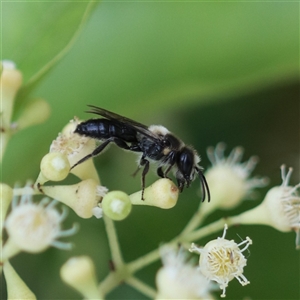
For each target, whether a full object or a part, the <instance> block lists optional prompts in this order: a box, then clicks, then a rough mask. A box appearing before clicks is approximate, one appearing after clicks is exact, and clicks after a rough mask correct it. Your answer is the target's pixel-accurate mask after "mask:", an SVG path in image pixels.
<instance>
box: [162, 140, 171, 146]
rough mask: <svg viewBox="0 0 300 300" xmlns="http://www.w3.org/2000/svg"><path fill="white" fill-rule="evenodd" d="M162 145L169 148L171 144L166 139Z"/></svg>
mask: <svg viewBox="0 0 300 300" xmlns="http://www.w3.org/2000/svg"><path fill="white" fill-rule="evenodd" d="M162 143H163V146H164V147H170V146H171V142H170V141H169V140H167V139H163V141H162Z"/></svg>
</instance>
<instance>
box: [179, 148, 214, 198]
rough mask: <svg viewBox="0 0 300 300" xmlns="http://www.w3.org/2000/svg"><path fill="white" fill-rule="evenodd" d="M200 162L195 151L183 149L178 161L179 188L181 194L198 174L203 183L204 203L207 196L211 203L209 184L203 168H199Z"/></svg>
mask: <svg viewBox="0 0 300 300" xmlns="http://www.w3.org/2000/svg"><path fill="white" fill-rule="evenodd" d="M199 161H200V158H199V156H198V155H197V153H196V152H195V151H194V150H193V149H191V148H188V147H183V148H182V149H181V151H180V154H179V155H178V159H177V172H176V179H177V182H178V187H179V190H180V192H182V191H183V188H184V187H189V186H190V184H191V182H192V181H193V180H194V178H195V173H197V174H198V175H199V178H200V182H201V188H202V195H203V197H202V201H204V200H205V197H206V194H207V196H208V201H210V193H209V188H208V184H207V182H206V179H205V176H204V175H203V173H202V170H201V168H200V167H199V166H198V163H199Z"/></svg>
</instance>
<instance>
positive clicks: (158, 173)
mask: <svg viewBox="0 0 300 300" xmlns="http://www.w3.org/2000/svg"><path fill="white" fill-rule="evenodd" d="M156 173H157V175H158V176H159V177H161V178H165V174H164V171H163V169H162V167H158V168H157V170H156Z"/></svg>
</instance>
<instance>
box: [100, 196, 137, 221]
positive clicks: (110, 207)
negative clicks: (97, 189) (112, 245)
mask: <svg viewBox="0 0 300 300" xmlns="http://www.w3.org/2000/svg"><path fill="white" fill-rule="evenodd" d="M131 207H132V204H131V202H130V198H129V196H128V195H127V194H126V193H124V192H121V191H111V192H108V193H107V194H106V195H105V196H104V198H103V200H102V209H103V213H104V214H105V215H106V216H108V217H109V218H111V219H112V220H115V221H120V220H123V219H125V218H126V217H127V216H128V215H129V213H130V211H131Z"/></svg>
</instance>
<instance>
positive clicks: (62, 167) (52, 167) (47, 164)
mask: <svg viewBox="0 0 300 300" xmlns="http://www.w3.org/2000/svg"><path fill="white" fill-rule="evenodd" d="M69 172H70V163H69V160H68V158H67V156H66V155H65V154H62V153H59V152H51V153H48V154H46V155H45V156H44V157H43V159H42V161H41V173H42V174H43V176H44V177H46V178H47V179H48V180H52V181H60V180H63V179H65V178H66V177H67V176H68V174H69Z"/></svg>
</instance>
